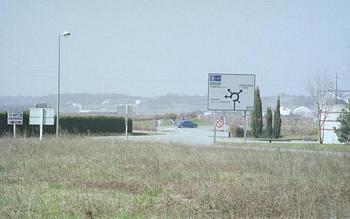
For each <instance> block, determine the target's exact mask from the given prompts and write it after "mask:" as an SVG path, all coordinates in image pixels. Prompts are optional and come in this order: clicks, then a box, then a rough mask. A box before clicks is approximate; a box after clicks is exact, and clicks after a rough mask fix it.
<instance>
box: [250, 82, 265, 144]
mask: <svg viewBox="0 0 350 219" xmlns="http://www.w3.org/2000/svg"><path fill="white" fill-rule="evenodd" d="M251 124H252V132H253V136H254V137H255V138H258V137H260V136H261V135H262V131H263V117H262V104H261V98H260V90H259V87H257V88H256V90H255V96H254V111H253V112H252V120H251Z"/></svg>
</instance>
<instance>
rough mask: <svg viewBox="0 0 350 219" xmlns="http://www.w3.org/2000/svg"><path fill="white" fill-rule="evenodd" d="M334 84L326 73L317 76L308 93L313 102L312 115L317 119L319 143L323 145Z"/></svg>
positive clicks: (310, 82)
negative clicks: (324, 129)
mask: <svg viewBox="0 0 350 219" xmlns="http://www.w3.org/2000/svg"><path fill="white" fill-rule="evenodd" d="M330 90H332V83H331V80H330V79H329V78H328V77H327V75H326V74H325V73H323V74H317V75H315V76H314V77H313V78H312V79H311V80H310V81H309V86H308V93H309V95H310V96H311V99H312V102H313V108H312V109H311V110H312V114H313V115H314V118H315V119H316V123H317V133H318V141H319V142H320V144H323V138H324V132H323V128H322V127H323V126H324V123H325V121H326V119H327V116H328V113H329V110H330V107H331V106H332V105H333V100H332V93H331V92H330Z"/></svg>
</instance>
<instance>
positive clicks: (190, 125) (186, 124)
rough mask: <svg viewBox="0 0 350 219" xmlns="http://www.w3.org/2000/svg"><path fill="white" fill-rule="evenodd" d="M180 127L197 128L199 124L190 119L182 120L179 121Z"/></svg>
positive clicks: (178, 125)
mask: <svg viewBox="0 0 350 219" xmlns="http://www.w3.org/2000/svg"><path fill="white" fill-rule="evenodd" d="M177 127H178V128H197V127H198V125H197V124H196V123H194V122H191V121H189V120H182V121H180V122H179V123H177Z"/></svg>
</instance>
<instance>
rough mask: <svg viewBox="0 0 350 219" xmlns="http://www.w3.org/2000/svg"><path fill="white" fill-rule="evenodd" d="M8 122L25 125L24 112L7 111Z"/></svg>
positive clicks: (9, 123)
mask: <svg viewBox="0 0 350 219" xmlns="http://www.w3.org/2000/svg"><path fill="white" fill-rule="evenodd" d="M7 124H8V125H23V113H22V112H7Z"/></svg>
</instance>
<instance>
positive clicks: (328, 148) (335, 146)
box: [219, 139, 350, 153]
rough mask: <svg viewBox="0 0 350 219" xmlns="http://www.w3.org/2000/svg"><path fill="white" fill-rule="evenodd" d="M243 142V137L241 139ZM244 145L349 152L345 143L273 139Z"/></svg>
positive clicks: (233, 144)
mask: <svg viewBox="0 0 350 219" xmlns="http://www.w3.org/2000/svg"><path fill="white" fill-rule="evenodd" d="M242 142H243V139H242ZM219 143H220V144H222V145H227V146H230V145H232V146H241V145H242V144H239V143H233V142H229V141H227V140H226V141H220V140H219ZM244 146H246V147H254V148H276V149H278V148H279V149H297V150H311V151H330V152H348V153H349V152H350V145H345V144H318V143H314V142H312V143H307V142H305V143H292V142H291V143H288V142H287V143H286V142H284V143H280V142H278V141H275V142H274V141H273V142H272V143H268V142H266V143H265V142H262V141H261V142H259V143H247V144H245V145H244Z"/></svg>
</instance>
